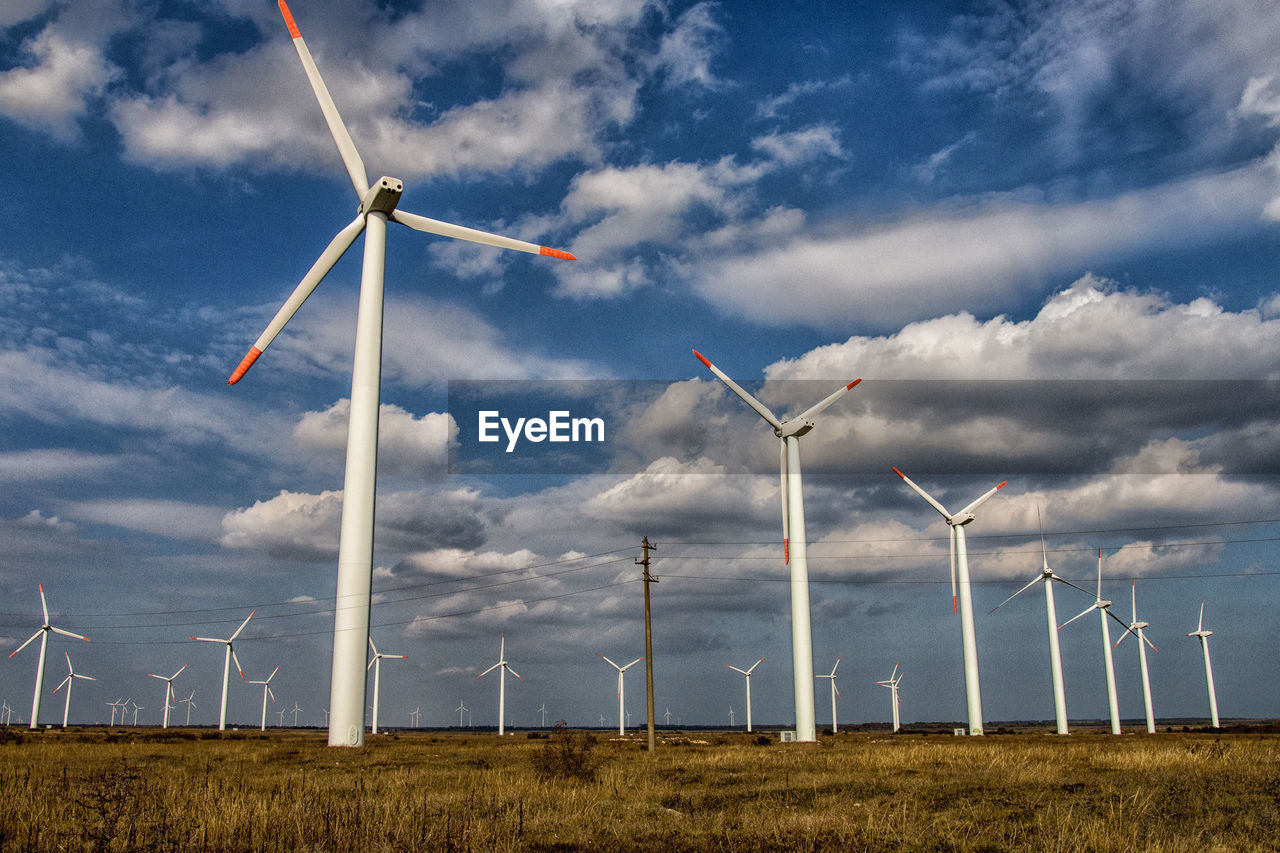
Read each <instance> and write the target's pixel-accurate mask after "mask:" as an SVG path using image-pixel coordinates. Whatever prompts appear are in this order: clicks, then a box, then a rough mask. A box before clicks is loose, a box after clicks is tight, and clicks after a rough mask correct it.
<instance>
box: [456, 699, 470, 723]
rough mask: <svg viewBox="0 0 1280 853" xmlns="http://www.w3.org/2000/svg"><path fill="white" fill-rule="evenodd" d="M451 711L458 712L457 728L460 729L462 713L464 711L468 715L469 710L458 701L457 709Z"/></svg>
mask: <svg viewBox="0 0 1280 853" xmlns="http://www.w3.org/2000/svg"><path fill="white" fill-rule="evenodd" d="M453 710H455V711H457V712H458V728H462V712H463V711H466V712H468V713H470V711H471V709H470V708H468V707H467V706H466V705H464V704H462V700H461V699H459V700H458V707H456V708H454V709H453Z"/></svg>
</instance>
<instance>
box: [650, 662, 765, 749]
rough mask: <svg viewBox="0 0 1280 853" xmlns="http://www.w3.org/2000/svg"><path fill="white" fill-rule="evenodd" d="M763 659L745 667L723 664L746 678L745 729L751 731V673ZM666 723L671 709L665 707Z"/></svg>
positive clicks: (668, 720)
mask: <svg viewBox="0 0 1280 853" xmlns="http://www.w3.org/2000/svg"><path fill="white" fill-rule="evenodd" d="M763 660H764V658H760V660H758V661H756V662H755V663H753V664H751V666H749V667H747V668H746V669H738V668H737V667H736V666H733V665H731V664H725V666H727V667H729V669H731V670H733V671H734V672H740V673H742V674H743V675H744V676H745V677H746V679H747V731H751V673H752V672H754V671H755V668H756V667H758V666H759V665H760V663H761V662H762V661H763ZM667 725H671V709H670V708H668V709H667Z"/></svg>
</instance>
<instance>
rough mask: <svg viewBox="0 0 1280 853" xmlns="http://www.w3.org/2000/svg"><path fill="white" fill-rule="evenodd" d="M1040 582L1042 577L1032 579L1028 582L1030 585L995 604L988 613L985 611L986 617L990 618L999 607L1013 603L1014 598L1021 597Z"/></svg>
mask: <svg viewBox="0 0 1280 853" xmlns="http://www.w3.org/2000/svg"><path fill="white" fill-rule="evenodd" d="M1041 580H1043V576H1041V577H1038V578H1033V579H1032V580H1031V582H1030V583H1028V584H1027V585H1026V586H1024V587H1023V588H1022V589H1020V590H1018V591H1017V592H1015V593H1014V594H1013V595H1011V596H1009V597H1008V598H1006V599H1005V600H1004V601H1002V602H1000V603H999V604H997V605H996V606H995V607H993V608H991V609H990V610H988V611H987V615H988V616H990V615H991V614H992V613H995V612H996V611H997V610H999V609H1000V608H1001V607H1004V606H1005V605H1006V604H1008V603H1009V602H1010V601H1013V600H1014V599H1015V598H1017V597H1018V596H1019V595H1022V593H1024V592H1026V591H1027V590H1029V589H1031V587H1033V586H1035V585H1036V584H1038V583H1040V581H1041Z"/></svg>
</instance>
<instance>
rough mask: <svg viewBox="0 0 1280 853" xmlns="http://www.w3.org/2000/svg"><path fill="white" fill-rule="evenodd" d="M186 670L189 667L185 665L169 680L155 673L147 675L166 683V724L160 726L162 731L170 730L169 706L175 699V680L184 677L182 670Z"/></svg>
mask: <svg viewBox="0 0 1280 853" xmlns="http://www.w3.org/2000/svg"><path fill="white" fill-rule="evenodd" d="M186 668H187V665H186V664H185V663H184V664H183V665H182V667H181V669H179V670H178V671H177V672H175V673H174V674H173V675H171V676H169V677H168V678H165V677H164V676H163V675H156V674H155V673H154V672H148V673H147V677H148V678H158V679H160V680H161V681H163V682H164V723H162V724H161V726H160V728H162V729H167V728H169V706H170V705H172V704H173V703H172V701H171V700H172V699H173V680H174V679H175V678H177V677H178V676H179V675H182V670H184V669H186Z"/></svg>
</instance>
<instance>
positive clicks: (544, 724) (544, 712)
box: [538, 702, 547, 729]
mask: <svg viewBox="0 0 1280 853" xmlns="http://www.w3.org/2000/svg"><path fill="white" fill-rule="evenodd" d="M538 713H539V714H541V715H542V728H544V729H545V728H546V727H547V703H546V702H543V703H542V707H541V708H539V709H538Z"/></svg>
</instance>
